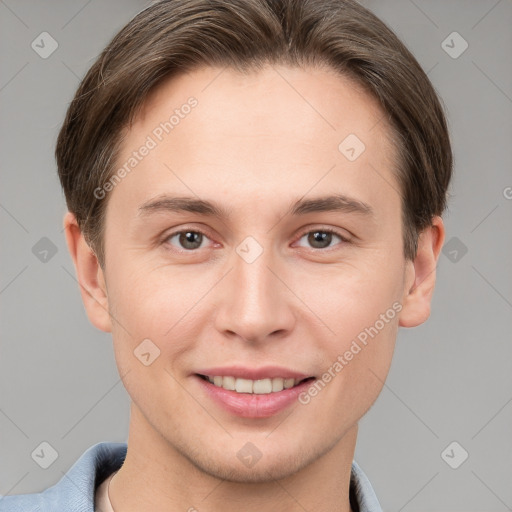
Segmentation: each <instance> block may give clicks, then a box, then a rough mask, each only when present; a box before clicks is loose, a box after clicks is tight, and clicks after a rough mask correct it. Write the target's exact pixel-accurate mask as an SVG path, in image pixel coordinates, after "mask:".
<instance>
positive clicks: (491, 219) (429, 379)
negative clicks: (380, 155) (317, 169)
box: [0, 0, 512, 512]
mask: <svg viewBox="0 0 512 512" xmlns="http://www.w3.org/2000/svg"><path fill="white" fill-rule="evenodd" d="M364 4H365V5H366V6H368V7H370V8H371V9H372V10H374V11H375V12H376V14H377V15H379V16H380V17H381V18H382V19H384V20H385V21H386V22H387V23H388V24H389V25H390V26H391V27H392V28H393V29H394V30H395V31H396V32H397V33H398V35H399V36H400V37H401V38H402V39H403V40H404V42H405V43H406V44H407V45H408V47H409V48H410V49H411V50H412V52H413V53H414V54H415V55H416V57H417V58H418V60H419V61H420V63H421V64H422V66H423V67H424V69H425V70H426V71H428V74H429V77H430V78H431V80H432V82H433V84H434V85H435V87H436V89H437V90H438V91H439V93H440V95H441V97H442V98H443V100H444V102H445V105H446V109H447V115H448V120H449V124H450V128H451V132H452V139H453V147H454V151H455V159H456V166H455V176H454V181H453V184H452V187H451V199H450V207H449V211H448V212H447V213H446V216H445V222H446V227H447V238H446V241H447V242H449V244H450V245H448V246H447V245H445V247H444V249H443V254H442V255H441V257H440V261H439V264H438V282H437V286H436V292H435V298H434V301H433V308H432V315H431V317H430V319H429V321H428V322H427V323H426V324H424V325H422V326H420V327H418V328H415V329H401V330H400V332H399V337H398V342H397V349H396V354H395V358H394V361H393V365H392V369H391V372H390V375H389V378H388V380H387V382H386V385H385V387H384V389H383V392H382V394H381V395H380V397H379V399H378V400H377V402H376V404H375V405H374V407H373V408H372V409H371V410H370V412H369V413H368V414H367V415H366V416H365V417H364V418H363V420H362V421H361V423H360V435H359V439H358V445H357V451H356V460H357V461H358V462H359V464H360V465H361V466H362V467H363V469H364V471H365V472H366V473H367V475H368V477H369V478H370V481H371V482H372V484H373V486H374V488H375V490H376V493H377V496H378V497H379V499H380V501H381V503H382V505H383V508H384V510H386V511H405V512H408V511H411V512H412V511H441V510H442V511H463V510H464V511H487V512H490V511H497V512H498V511H504V510H512V485H511V481H512V429H511V427H512V344H511V338H510V327H511V318H512V314H511V313H512V279H511V276H512V266H511V264H510V262H511V256H512V215H511V213H512V199H509V198H511V197H512V188H507V187H512V172H511V169H512V150H511V145H512V122H511V119H512V64H511V63H512V57H511V55H512V28H511V27H512V2H511V0H500V1H497V0H482V1H476V0H473V1H468V0H457V1H456V0H450V1H441V0H435V1H424V0H423V1H422V0H414V1H412V0H393V1H384V2H383V1H381V2H378V1H376V0H367V1H365V2H364ZM146 5H147V2H143V1H141V0H139V1H136V0H130V1H120V0H116V1H109V2H100V1H98V0H89V1H83V0H73V1H64V0H61V1H57V0H53V1H45V2H37V1H35V0H34V1H14V0H5V1H0V16H1V18H0V26H1V29H0V34H1V35H0V41H1V42H0V52H1V75H0V101H1V118H0V130H1V134H0V141H1V142H0V144H1V169H2V170H1V189H0V227H1V233H2V243H1V248H0V255H1V266H0V268H1V274H0V301H1V314H0V321H1V326H0V329H1V335H2V337H1V352H0V495H2V494H21V493H27V492H36V491H40V490H42V489H44V488H46V487H48V486H50V485H53V484H54V483H56V482H57V480H59V479H60V478H61V477H62V476H63V474H64V473H65V471H66V470H67V469H68V468H69V467H70V466H71V465H72V464H73V463H74V462H75V461H76V460H77V459H78V457H79V456H80V455H81V454H82V453H83V452H84V451H85V450H86V449H87V448H88V447H90V446H91V445H92V444H94V443H97V442H99V441H126V439H127V433H128V419H129V400H128V395H127V393H126V391H125V390H124V388H123V386H122V383H121V381H120V379H119V376H118V374H117V369H116V366H115V363H114V356H113V350H112V345H111V340H110V335H108V334H105V333H102V332H100V331H98V330H96V329H95V328H94V327H92V326H91V325H90V324H89V322H88V320H87V318H86V315H85V312H84V308H83V306H82V302H81V299H80V295H79V291H78V285H77V282H76V280H75V277H74V269H73V267H72V262H71V259H70V257H69V255H68V253H67V249H66V246H65V240H64V235H63V233H62V216H63V214H64V212H65V203H64V199H63V196H62V193H61V191H60V186H59V183H58V179H57V174H56V167H55V162H54V159H53V151H54V144H55V140H56V135H57V132H58V129H59V127H60V125H61V123H62V121H63V118H64V114H65V110H66V108H67V105H68V102H69V101H70V100H71V98H72V96H73V94H74V92H75V90H76V87H77V85H78V82H79V79H80V77H81V76H83V74H84V73H85V72H86V70H87V69H88V68H89V66H90V65H91V64H92V62H93V60H94V58H95V56H96V55H97V54H98V53H99V52H100V51H101V49H102V48H103V47H104V46H105V44H106V43H107V42H108V41H109V40H110V38H111V37H112V36H113V35H114V33H115V32H117V30H119V29H120V28H121V27H122V26H123V25H124V24H125V23H126V22H127V21H128V20H129V19H130V18H131V17H132V16H133V15H134V14H136V13H137V12H138V11H140V10H141V9H142V8H143V7H145V6H146ZM44 31H46V32H49V33H50V34H51V36H52V37H53V38H54V39H55V40H56V41H57V42H58V48H57V50H56V51H55V52H54V53H53V54H52V55H51V56H49V57H48V58H46V59H43V58H41V57H40V56H39V55H38V54H37V53H36V52H35V51H34V50H33V49H32V47H31V43H32V41H33V40H36V38H37V37H38V36H39V34H40V33H41V32H44ZM454 31H456V32H458V33H459V34H460V35H461V36H462V37H463V38H464V40H466V41H467V43H468V44H469V47H468V48H467V50H466V51H465V52H464V53H462V55H460V56H459V57H458V58H453V57H452V56H450V55H449V54H448V53H447V52H446V51H445V49H444V48H446V45H449V46H452V47H453V48H452V49H451V50H450V51H451V52H452V53H453V52H458V51H460V49H461V48H462V40H461V39H457V38H456V39H453V38H452V39H453V42H452V39H450V38H449V39H448V40H447V42H446V43H444V48H443V45H442V42H443V41H444V40H445V39H446V38H447V36H448V35H449V34H451V33H452V32H454ZM43 237H46V238H48V239H49V240H51V242H52V243H53V244H54V245H55V249H56V250H57V252H56V253H55V254H54V255H52V252H51V251H50V252H49V253H48V254H47V255H46V260H47V261H44V253H42V252H41V250H42V249H41V248H43V249H44V248H45V247H46V248H47V245H48V242H47V241H43V242H39V241H40V239H41V238H43ZM38 242H39V244H40V245H36V244H37V243H38ZM41 244H42V245H41ZM45 244H46V245H45ZM34 246H36V249H33V248H34ZM464 248H466V249H467V253H465V254H464ZM453 251H456V252H453ZM41 259H43V261H41ZM43 441H46V442H48V443H50V444H51V445H52V446H53V447H54V448H55V450H56V451H57V452H58V458H57V459H56V460H55V462H54V463H53V464H52V465H51V466H50V467H49V468H48V469H42V468H41V467H39V466H38V465H37V464H36V463H35V462H34V460H33V459H32V458H31V453H32V452H33V451H34V450H35V449H36V448H37V447H38V446H39V445H40V443H41V442H43ZM453 441H457V442H458V443H459V445H460V447H458V446H457V447H456V448H455V449H454V451H453V452H451V451H450V450H449V451H448V453H449V454H450V456H451V457H450V459H449V460H450V461H451V462H452V464H454V463H456V462H457V461H460V457H461V454H462V453H463V452H462V450H463V449H464V450H466V451H467V452H468V453H469V458H468V459H467V460H466V461H465V462H464V463H463V464H462V465H460V467H458V469H452V468H451V467H450V466H449V465H448V464H447V463H446V462H445V460H443V458H442V457H441V453H442V452H443V451H444V449H445V448H446V447H447V446H448V445H449V444H450V443H452V442H453ZM0 502H1V500H0Z"/></svg>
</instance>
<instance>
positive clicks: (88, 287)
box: [64, 212, 112, 332]
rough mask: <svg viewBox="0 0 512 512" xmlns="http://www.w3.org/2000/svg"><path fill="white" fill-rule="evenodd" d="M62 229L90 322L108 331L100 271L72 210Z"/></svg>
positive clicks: (107, 312)
mask: <svg viewBox="0 0 512 512" xmlns="http://www.w3.org/2000/svg"><path fill="white" fill-rule="evenodd" d="M64 230H65V233H66V242H67V245H68V249H69V253H70V254H71V258H72V259H73V263H74V265H75V270H76V275H77V279H78V283H79V285H80V293H81V296H82V301H83V303H84V306H85V311H86V313H87V316H88V318H89V321H90V322H91V323H92V324H93V325H94V326H95V327H97V328H98V329H100V330H102V331H105V332H111V330H112V324H111V321H110V314H109V307H108V296H107V288H106V282H105V277H104V274H103V270H102V268H101V266H100V264H99V262H98V258H97V257H96V254H94V252H93V251H92V250H91V248H90V247H89V245H88V244H87V242H86V241H85V238H84V236H83V234H82V232H81V231H80V228H79V226H78V223H77V221H76V218H75V216H74V215H73V214H72V213H71V212H67V213H66V214H65V216H64Z"/></svg>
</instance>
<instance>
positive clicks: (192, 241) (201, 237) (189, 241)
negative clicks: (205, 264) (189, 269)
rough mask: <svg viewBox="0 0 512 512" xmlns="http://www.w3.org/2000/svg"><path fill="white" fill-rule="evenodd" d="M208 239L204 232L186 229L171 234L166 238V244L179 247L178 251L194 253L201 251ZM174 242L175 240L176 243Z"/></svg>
mask: <svg viewBox="0 0 512 512" xmlns="http://www.w3.org/2000/svg"><path fill="white" fill-rule="evenodd" d="M206 239H208V237H207V236H206V235H205V234H204V233H203V232H202V231H197V230H192V229H185V230H183V231H176V232H175V233H171V234H170V235H169V236H168V237H166V239H165V240H164V242H166V243H170V244H171V245H174V246H175V247H178V249H182V250H186V251H193V250H195V249H200V248H201V246H202V245H203V242H204V241H205V240H206ZM173 240H175V242H176V243H173ZM176 244H178V245H176Z"/></svg>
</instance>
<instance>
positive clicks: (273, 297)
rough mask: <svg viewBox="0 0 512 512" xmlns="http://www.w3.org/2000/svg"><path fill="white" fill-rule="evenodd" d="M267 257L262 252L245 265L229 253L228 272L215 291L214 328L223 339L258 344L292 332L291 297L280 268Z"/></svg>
mask: <svg viewBox="0 0 512 512" xmlns="http://www.w3.org/2000/svg"><path fill="white" fill-rule="evenodd" d="M270 253H271V251H270V249H265V250H263V252H262V254H261V255H260V256H259V257H258V258H257V259H256V260H255V261H252V262H248V261H246V260H245V259H244V258H243V257H241V256H240V255H239V254H238V253H236V251H233V258H232V264H231V266H230V268H231V269H232V270H231V271H230V272H229V273H228V275H227V276H226V277H225V278H224V279H223V280H222V282H221V283H219V284H220V286H219V289H218V290H217V293H218V296H219V300H218V304H219V307H218V309H217V311H216V313H215V314H216V318H215V325H216V328H217V329H218V330H219V332H221V333H222V334H223V335H224V336H226V337H230V338H232V339H234V338H239V339H242V340H244V341H246V342H251V343H258V342H263V341H265V340H268V339H270V338H272V339H274V338H276V337H284V336H286V335H287V334H289V333H290V332H291V331H292V330H293V327H294V325H295V321H296V316H295V315H294V308H293V299H294V296H293V293H292V291H290V289H289V288H288V287H287V284H286V280H287V279H286V276H285V275H284V273H283V272H282V270H280V269H282V265H279V264H278V262H277V261H276V259H274V258H272V255H271V254H270ZM287 274H289V273H287ZM288 286H289V285H288ZM295 300H297V299H295Z"/></svg>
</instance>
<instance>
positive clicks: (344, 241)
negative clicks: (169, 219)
mask: <svg viewBox="0 0 512 512" xmlns="http://www.w3.org/2000/svg"><path fill="white" fill-rule="evenodd" d="M318 232H319V233H330V234H333V235H336V236H337V237H338V238H339V239H340V240H341V242H340V243H339V244H338V245H343V244H347V243H350V240H349V239H348V238H347V237H346V236H344V235H342V234H341V233H340V232H339V231H337V230H336V229H333V228H314V229H308V230H306V231H303V232H302V233H301V234H300V236H299V237H298V238H297V241H299V240H301V239H302V238H303V237H304V236H305V235H308V234H310V233H318ZM182 233H200V234H201V235H203V236H204V237H206V238H208V239H210V237H209V236H208V234H207V233H205V232H204V231H203V230H201V229H197V228H194V229H180V230H179V231H174V232H172V233H169V234H168V235H166V236H165V238H164V240H163V243H167V241H168V240H170V239H171V238H173V237H175V236H176V235H180V234H182ZM169 245H172V244H170V243H169ZM173 247H174V249H175V250H177V251H178V252H182V253H193V252H197V251H198V250H199V248H198V249H183V248H177V247H175V246H173ZM333 248H334V247H326V248H324V249H318V248H315V247H312V248H310V249H311V250H312V251H322V252H327V251H329V250H332V249H333Z"/></svg>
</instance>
